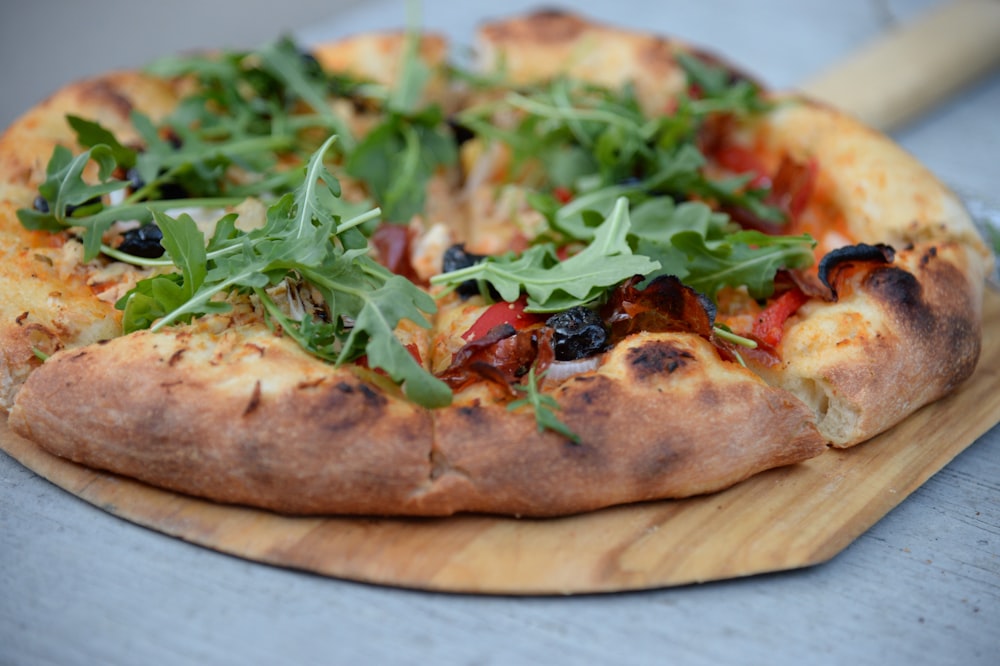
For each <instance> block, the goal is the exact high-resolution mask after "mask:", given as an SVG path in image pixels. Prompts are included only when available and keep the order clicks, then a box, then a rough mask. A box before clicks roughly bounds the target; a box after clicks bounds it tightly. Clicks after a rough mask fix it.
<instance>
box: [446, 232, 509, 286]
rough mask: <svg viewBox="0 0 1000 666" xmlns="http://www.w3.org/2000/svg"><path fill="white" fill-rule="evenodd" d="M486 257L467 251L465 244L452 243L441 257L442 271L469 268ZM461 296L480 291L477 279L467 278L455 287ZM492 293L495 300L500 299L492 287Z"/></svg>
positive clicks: (447, 271)
mask: <svg viewBox="0 0 1000 666" xmlns="http://www.w3.org/2000/svg"><path fill="white" fill-rule="evenodd" d="M485 258H486V255H484V254H474V253H472V252H466V251H465V245H463V244H461V243H458V244H456V245H452V246H451V247H449V248H448V249H447V250H445V251H444V256H442V257H441V272H442V273H450V272H452V271H457V270H459V269H462V268H468V267H469V266H475V265H476V264H478V263H479V262H480V261H482V260H483V259H485ZM455 291H456V292H458V295H459V296H462V297H463V298H468V297H469V296H475V295H476V294H478V293H479V284H478V283H477V282H476V281H475V280H466V281H465V282H462V283H461V284H459V285H458V287H456V288H455ZM490 292H491V294H492V295H493V298H494V299H495V300H497V299H499V298H500V296H499V295H498V294H496V293H495V292H493V290H492V288H491V289H490Z"/></svg>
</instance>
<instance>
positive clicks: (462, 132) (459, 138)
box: [448, 118, 476, 146]
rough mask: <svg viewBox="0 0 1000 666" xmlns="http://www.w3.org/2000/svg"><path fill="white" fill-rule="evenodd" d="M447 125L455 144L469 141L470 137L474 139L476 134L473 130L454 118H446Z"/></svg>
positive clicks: (459, 144) (458, 144)
mask: <svg viewBox="0 0 1000 666" xmlns="http://www.w3.org/2000/svg"><path fill="white" fill-rule="evenodd" d="M448 127H450V128H451V134H452V136H453V137H454V138H455V145H456V146H461V145H462V144H463V143H465V142H466V141H469V140H470V139H474V138H475V136H476V133H475V132H473V131H472V130H471V129H469V128H468V127H466V126H465V125H463V124H462V123H460V122H458V121H457V120H456V119H454V118H449V119H448Z"/></svg>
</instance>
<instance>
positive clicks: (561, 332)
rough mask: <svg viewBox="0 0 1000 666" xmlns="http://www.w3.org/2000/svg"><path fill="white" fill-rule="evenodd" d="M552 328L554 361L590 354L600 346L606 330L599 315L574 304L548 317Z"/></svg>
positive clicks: (602, 343) (546, 323) (602, 344)
mask: <svg viewBox="0 0 1000 666" xmlns="http://www.w3.org/2000/svg"><path fill="white" fill-rule="evenodd" d="M545 325H546V326H548V327H549V328H551V329H553V334H552V349H553V351H555V355H556V360H557V361H575V360H577V359H578V358H585V357H587V356H592V355H594V354H596V353H597V352H599V351H601V349H603V348H604V345H605V343H606V342H607V340H608V331H607V329H606V328H605V327H604V321H603V320H601V317H600V315H598V314H597V313H596V312H594V311H593V310H591V309H590V308H585V307H583V306H582V305H578V306H576V307H574V308H570V309H569V310H566V311H564V312H560V313H558V314H554V315H552V316H551V317H549V318H548V320H547V321H546V322H545Z"/></svg>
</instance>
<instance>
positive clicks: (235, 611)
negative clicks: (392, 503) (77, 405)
mask: <svg viewBox="0 0 1000 666" xmlns="http://www.w3.org/2000/svg"><path fill="white" fill-rule="evenodd" d="M97 4H101V5H122V4H123V3H120V2H107V1H105V2H101V3H97ZM192 4H193V3H192ZM228 4H229V5H231V6H240V3H235V2H230V3H228ZM273 4H275V5H280V6H274V7H267V6H265V4H264V3H261V5H260V7H258V3H251V5H252V6H254V7H258V9H257V13H255V14H254V15H252V16H248V17H246V18H244V19H241V21H243V23H235V24H233V25H230V24H227V23H222V22H220V24H219V25H220V27H219V30H220V35H229V36H233V35H234V34H235V32H234V31H236V30H237V29H238V27H239V26H240V25H244V24H246V25H251V26H256V29H257V30H260V29H261V26H266V25H268V22H269V21H270V22H272V23H273V24H274V25H280V21H279V19H278V17H279V16H280V12H281V10H282V9H283V8H284V9H285V10H286V12H287V11H293V10H294V8H295V6H296V4H297V3H296V2H294V1H291V2H285V3H273ZM309 4H311V5H314V4H315V3H309ZM535 4H536V3H527V2H515V1H510V2H506V3H504V5H503V7H501V6H500V5H499V4H496V5H494V4H490V3H486V2H478V1H477V2H465V3H458V2H439V1H434V0H427V1H426V2H425V4H424V19H425V22H426V23H427V24H428V25H430V26H433V27H439V28H443V29H445V30H446V31H448V32H451V33H452V34H455V35H462V34H467V32H468V31H469V30H471V28H472V26H473V25H474V24H475V23H476V21H477V20H479V19H480V18H481V17H484V16H490V15H496V14H499V13H501V12H503V13H506V12H509V11H514V10H517V9H520V8H523V7H527V6H533V5H535ZM575 4H576V6H577V7H580V8H582V9H585V10H586V11H588V12H590V13H591V14H593V15H596V16H598V17H601V18H605V19H608V20H613V21H616V22H618V23H621V24H625V25H632V26H639V27H647V28H650V29H656V30H659V31H662V32H670V33H674V34H679V35H682V36H684V37H686V38H688V39H691V40H694V41H699V42H703V43H711V44H717V45H722V48H721V50H722V51H723V52H725V53H726V54H728V55H729V56H731V57H733V58H735V59H737V60H740V61H742V62H744V63H747V64H748V65H749V66H750V67H751V68H752V69H755V70H756V71H757V72H759V73H760V74H761V75H762V76H763V78H764V79H765V80H767V81H768V82H770V83H772V84H773V85H776V86H787V85H791V84H794V83H795V82H796V81H800V80H803V79H804V78H806V77H807V76H809V75H810V74H812V73H814V72H815V71H817V70H819V69H821V68H823V67H825V66H826V65H828V64H829V63H831V62H834V61H836V60H837V59H838V58H841V57H843V56H844V55H845V54H847V53H849V52H850V51H852V50H853V49H855V48H857V47H859V46H860V45H862V44H864V43H865V42H866V41H868V40H869V39H871V38H873V37H874V36H875V35H877V34H878V33H879V32H881V31H883V30H885V29H886V28H887V27H888V26H890V25H891V24H892V22H893V21H896V20H902V19H905V18H909V17H911V16H913V15H914V14H916V13H917V12H919V11H920V10H922V9H924V8H926V7H928V6H930V5H931V4H933V3H931V2H919V1H916V0H913V1H907V2H903V1H897V2H886V1H882V2H876V1H875V0H868V1H864V0H843V1H842V2H839V3H829V2H827V1H826V0H803V1H799V2H795V1H794V0H788V1H787V2H779V1H778V0H757V1H756V2H753V3H741V2H737V1H736V0H728V1H722V0H718V1H715V2H711V1H706V2H696V1H694V0H691V1H686V0H685V1H680V0H679V1H675V2H667V1H665V0H661V1H660V2H638V1H633V0H618V1H615V2H582V3H575ZM285 6H288V7H285ZM231 8H232V7H231ZM312 10H313V8H312V7H310V11H312ZM7 11H9V10H4V12H5V13H6V12H7ZM316 11H317V12H318V10H316ZM128 12H129V13H127V14H126V13H124V12H123V13H121V14H117V15H114V16H117V17H118V18H116V19H114V20H113V21H112V23H114V22H115V21H118V22H121V21H124V20H125V19H124V18H123V17H127V18H129V20H132V19H135V17H136V16H141V15H142V8H141V7H140V6H135V7H130V9H129V10H128ZM56 14H58V12H54V13H53V14H52V15H51V16H50V17H49V18H48V19H47V20H58V16H56ZM286 15H287V14H286ZM403 15H404V12H403V8H402V5H401V4H400V3H397V2H383V3H378V2H375V3H368V4H364V5H359V6H355V7H353V8H350V9H345V10H341V11H336V12H334V11H332V10H331V13H330V14H329V15H326V16H324V17H323V18H321V19H320V20H312V19H310V20H309V21H306V20H305V19H303V21H304V23H303V24H301V25H299V26H298V28H299V29H298V31H297V33H298V35H299V36H300V37H301V38H302V39H303V40H304V41H315V40H319V39H324V38H331V37H337V36H340V35H343V34H347V33H349V32H354V31H358V30H364V29H368V28H372V27H376V26H379V25H385V24H386V23H387V22H389V23H392V24H396V25H399V24H400V23H401V22H402V17H403ZM192 16H193V15H191V16H187V17H185V15H183V12H182V13H181V15H180V16H178V17H177V23H178V24H179V25H183V24H184V21H185V20H186V19H191V18H192ZM309 16H312V14H309ZM109 20H110V19H109ZM102 25H103V23H102ZM157 25H158V27H160V28H161V31H162V30H165V29H166V27H165V26H162V25H160V24H157ZM227 26H228V30H229V32H221V31H223V30H224V29H226V27H227ZM105 27H106V26H105ZM92 28H93V31H96V33H97V37H95V35H94V34H93V32H89V33H87V34H86V35H84V36H81V39H96V38H98V37H99V35H100V34H101V32H100V30H99V29H98V27H93V26H92ZM24 29H25V32H26V34H27V35H28V36H25V37H24V41H25V42H26V43H30V42H31V40H32V39H38V40H44V35H45V31H44V30H42V29H41V28H40V27H39V32H38V33H37V36H34V37H32V36H31V35H32V34H33V33H31V26H25V28H24ZM178 29H179V30H180V28H178ZM246 30H249V28H246ZM180 34H183V33H178V35H180ZM233 39H234V40H235V41H238V39H236V37H234V38H233ZM178 41H180V40H178ZM220 41H221V42H227V40H225V39H221V38H220ZM227 43H229V42H227ZM930 46H932V45H929V47H930ZM63 48H66V49H71V48H72V44H64V45H63ZM134 50H135V53H136V54H137V55H136V56H134V57H140V56H143V57H145V55H146V54H144V53H142V52H141V50H140V49H138V48H137V49H134ZM118 55H119V57H121V54H118ZM6 64H9V63H6ZM18 66H19V67H21V66H27V67H30V64H19V65H18ZM44 74H45V73H44V72H43V73H41V74H40V75H44ZM51 74H52V76H51V78H52V80H53V86H54V85H56V84H57V83H56V82H57V81H58V79H57V78H56V76H55V73H51ZM896 137H897V138H898V139H899V140H900V141H901V142H902V143H903V144H904V145H905V146H906V147H907V148H909V149H910V150H911V151H913V152H914V153H916V154H917V155H918V156H919V157H920V158H921V159H923V160H924V161H925V162H926V163H928V164H929V165H930V166H931V168H933V169H934V170H935V171H937V172H938V173H939V174H940V175H941V177H942V178H943V179H945V180H946V181H948V182H949V183H951V184H952V185H954V186H955V187H956V188H957V189H958V190H960V191H961V192H962V193H963V195H965V196H967V197H970V198H973V199H974V200H976V201H978V202H985V203H983V204H982V210H984V211H989V210H990V207H991V206H993V207H994V208H996V204H997V203H1000V166H998V162H997V155H1000V73H998V74H996V75H994V76H992V77H990V78H988V79H987V80H986V81H984V82H982V83H981V84H979V85H977V86H975V87H974V88H972V89H969V90H967V91H965V92H964V93H962V94H961V95H960V96H958V97H956V98H955V99H953V100H952V101H950V102H949V103H947V104H945V105H944V106H943V107H941V108H939V109H938V110H937V111H935V112H934V113H932V114H931V115H929V116H928V117H925V118H924V119H923V120H921V121H920V122H918V123H916V124H913V125H911V126H909V127H907V128H905V129H904V130H902V131H899V132H897V133H896ZM0 298H2V295H0ZM994 370H996V369H994ZM416 662H422V663H447V664H452V663H456V664H522V663H545V664H550V663H614V664H632V663H634V664H642V663H672V662H680V663H693V664H719V663H752V664H765V663H766V664H774V663H809V664H814V663H830V664H834V663H836V664H842V663H856V664H883V663H894V664H895V663H914V664H946V663H947V664H952V663H954V664H997V663H1000V427H994V428H993V429H992V430H991V431H990V432H989V433H988V434H986V435H985V436H984V437H982V438H981V439H980V440H979V441H978V442H976V443H975V444H973V445H972V446H971V447H970V448H969V449H968V450H966V451H965V452H964V453H963V454H961V455H960V456H959V457H958V458H956V459H955V460H954V461H953V462H952V463H951V464H950V465H948V466H947V467H946V468H945V469H944V470H943V471H941V472H940V473H939V474H937V475H936V476H935V477H933V478H932V479H931V480H930V481H928V482H927V483H926V484H925V485H924V486H923V487H921V488H920V489H919V490H918V491H917V492H915V493H914V494H913V495H911V496H910V497H909V498H908V499H907V500H905V501H904V502H903V503H902V504H901V505H900V506H899V507H897V508H896V509H895V510H893V511H892V512H891V513H890V514H889V515H888V516H887V517H886V518H884V519H883V520H882V521H881V522H879V523H878V524H877V525H875V526H874V527H873V528H872V529H871V530H869V531H868V532H867V533H866V534H864V535H862V536H861V537H860V538H859V539H858V540H857V541H856V542H855V543H854V544H852V545H851V546H850V547H849V548H847V550H845V551H844V552H843V553H841V554H840V555H838V556H837V557H835V558H834V559H833V560H831V561H830V562H827V563H825V564H823V565H820V566H816V567H812V568H809V569H805V570H798V571H792V572H786V573H781V574H773V575H766V576H756V577H752V578H747V579H742V580H732V581H723V582H717V583H710V584H704V585H698V586H688V587H681V588H673V589H665V590H655V591H649V592H642V593H627V594H612V595H598V596H583V597H571V598H513V597H478V596H459V595H448V594H433V593H425V592H415V591H408V590H400V589H390V588H382V587H374V586H369V585H364V584H359V583H354V582H350V581H342V580H332V579H327V578H321V577H317V576H312V575H308V574H302V573H298V572H293V571H287V570H283V569H278V568H273V567H269V566H265V565H261V564H257V563H254V562H248V561H243V560H240V559H236V558H233V557H229V556H225V555H220V554H218V553H215V552H212V551H209V550H206V549H203V548H199V547H196V546H192V545H189V544H187V543H184V542H182V541H179V540H176V539H173V538H170V537H167V536H163V535H161V534H159V533H156V532H151V531H148V530H146V529H143V528H140V527H137V526H135V525H132V524H129V523H127V522H124V521H122V520H119V519H117V518H114V517H112V516H110V515H108V514H106V513H104V512H102V511H101V510H100V509H97V508H95V507H92V506H90V505H88V504H86V503H84V502H82V501H80V500H78V499H76V498H75V497H73V496H72V495H69V494H68V493H65V492H63V491H62V490H60V489H58V488H56V487H54V486H52V485H50V484H49V483H48V482H46V481H44V480H43V479H40V478H39V477H38V476H36V475H35V474H34V473H32V472H31V471H29V470H27V469H25V468H24V467H22V466H21V465H20V464H18V463H17V462H16V461H14V460H12V459H11V458H9V457H8V456H6V455H3V454H0V664H3V665H6V664H19V665H20V664H32V665H33V664H123V665H125V664H202V663H233V664H247V663H269V664H277V663H280V664H293V663H294V664H309V663H322V664H330V663H401V664H406V663H416Z"/></svg>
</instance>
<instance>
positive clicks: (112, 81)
mask: <svg viewBox="0 0 1000 666" xmlns="http://www.w3.org/2000/svg"><path fill="white" fill-rule="evenodd" d="M175 103H176V95H175V93H174V90H173V87H172V86H171V84H169V83H167V82H165V81H162V80H159V79H154V78H152V77H149V76H145V75H143V74H140V73H137V72H115V73H111V74H107V75H104V76H100V77H95V78H92V79H88V80H85V81H80V82H78V83H72V84H70V85H68V86H66V87H64V88H62V89H61V90H59V91H58V92H56V93H55V94H54V95H52V96H51V97H49V98H48V99H47V100H45V101H44V102H42V103H41V104H39V105H37V106H35V107H34V108H32V109H31V110H29V111H28V112H27V113H25V114H24V115H23V116H21V117H20V118H19V119H18V120H17V121H15V122H14V124H13V125H11V126H10V127H9V128H8V129H7V131H6V132H4V133H3V135H2V136H0V201H9V202H12V203H14V204H15V206H17V207H21V206H30V205H31V201H32V199H33V198H34V196H35V194H36V193H37V188H38V185H39V184H40V183H41V182H42V181H43V180H44V179H45V166H46V164H47V163H48V159H49V156H50V155H51V154H52V149H53V148H54V147H55V146H56V144H62V145H66V146H71V147H76V142H75V135H74V134H73V131H72V129H71V128H70V126H69V125H68V124H67V122H66V115H67V114H73V115H77V116H80V117H82V118H87V119H89V120H94V121H97V122H99V123H101V124H102V125H103V126H104V127H106V128H108V129H109V130H111V132H112V133H114V134H115V135H116V136H117V137H118V138H119V140H120V141H121V142H122V143H123V144H128V143H129V142H131V141H135V140H136V139H137V136H136V134H135V130H134V129H133V127H132V124H131V122H130V121H129V113H130V112H131V111H132V110H133V109H136V110H138V111H141V112H143V113H146V114H147V115H149V116H150V117H151V118H152V119H153V120H154V121H155V120H157V119H159V118H160V117H162V116H164V115H166V114H167V113H169V112H170V111H171V110H172V109H173V107H174V104H175ZM0 228H13V229H19V228H20V225H19V224H18V222H17V220H16V219H13V220H12V219H9V218H8V217H6V216H4V217H3V219H0Z"/></svg>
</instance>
